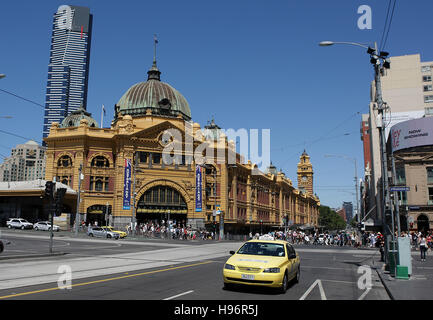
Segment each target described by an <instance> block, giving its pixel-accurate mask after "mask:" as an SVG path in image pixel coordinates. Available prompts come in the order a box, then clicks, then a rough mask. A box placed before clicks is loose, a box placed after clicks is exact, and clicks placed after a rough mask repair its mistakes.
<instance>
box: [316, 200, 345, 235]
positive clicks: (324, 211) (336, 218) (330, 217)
mask: <svg viewBox="0 0 433 320" xmlns="http://www.w3.org/2000/svg"><path fill="white" fill-rule="evenodd" d="M319 225H321V226H323V227H324V228H325V229H327V230H341V229H345V228H346V221H345V220H344V219H343V218H342V217H341V216H340V215H339V214H338V213H337V212H335V211H334V210H332V209H331V208H330V207H328V206H324V205H321V206H320V208H319Z"/></svg>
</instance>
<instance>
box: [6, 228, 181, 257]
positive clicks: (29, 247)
mask: <svg viewBox="0 0 433 320" xmlns="http://www.w3.org/2000/svg"><path fill="white" fill-rule="evenodd" d="M1 235H2V236H1V238H0V239H1V240H2V241H3V242H4V243H5V246H4V251H3V253H2V254H1V255H0V260H2V259H4V258H5V257H8V258H10V257H14V256H20V257H21V256H26V255H28V256H31V255H40V254H48V253H49V246H50V233H49V232H48V231H33V230H9V229H5V230H4V231H2V232H1ZM180 245H182V243H181V242H179V241H177V242H175V241H170V242H169V241H165V242H164V241H160V240H149V241H146V242H143V241H131V240H129V239H128V238H125V239H120V240H114V239H101V238H90V237H86V236H84V235H82V234H81V235H80V236H79V237H77V238H74V237H71V235H70V234H67V233H62V232H61V233H57V232H55V233H54V238H53V252H57V253H65V254H67V255H68V256H83V257H84V256H95V255H107V254H117V253H125V252H141V251H152V250H156V249H160V248H161V247H164V248H175V247H177V246H180Z"/></svg>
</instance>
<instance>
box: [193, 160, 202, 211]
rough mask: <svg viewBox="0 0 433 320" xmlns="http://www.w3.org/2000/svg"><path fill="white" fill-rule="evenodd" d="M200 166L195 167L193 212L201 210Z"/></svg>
mask: <svg viewBox="0 0 433 320" xmlns="http://www.w3.org/2000/svg"><path fill="white" fill-rule="evenodd" d="M202 180H203V179H202V167H201V166H196V167H195V212H201V211H202V202H203V199H202V192H201V190H202Z"/></svg>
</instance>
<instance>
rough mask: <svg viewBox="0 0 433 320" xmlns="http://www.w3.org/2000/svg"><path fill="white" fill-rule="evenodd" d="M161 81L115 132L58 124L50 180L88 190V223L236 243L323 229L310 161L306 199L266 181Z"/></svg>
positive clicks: (154, 73)
mask: <svg viewBox="0 0 433 320" xmlns="http://www.w3.org/2000/svg"><path fill="white" fill-rule="evenodd" d="M160 74H161V72H160V71H159V70H158V68H157V66H156V62H155V61H154V63H153V65H152V68H151V69H150V70H149V71H148V79H147V81H145V82H140V83H137V84H135V85H133V86H132V87H131V88H130V89H129V90H127V92H126V93H125V94H124V95H123V96H122V97H121V99H120V100H119V102H118V103H117V104H116V105H115V106H114V108H115V116H114V119H113V121H112V123H111V127H110V128H99V126H98V124H97V123H96V121H95V120H94V119H93V118H92V117H91V114H89V113H88V112H86V111H85V110H84V109H80V110H78V111H75V112H73V113H72V114H71V115H69V116H68V117H66V118H65V119H64V120H63V121H62V122H61V123H53V124H52V126H51V130H50V134H49V136H48V137H47V138H45V139H44V141H45V143H46V144H47V151H46V176H45V178H46V180H53V179H55V180H56V181H59V182H61V183H63V184H66V185H68V186H70V187H71V188H72V189H74V190H80V198H81V201H80V203H79V210H78V211H79V213H80V216H81V219H84V220H85V221H86V222H87V223H93V222H95V221H97V222H98V224H110V225H113V226H115V227H119V228H123V227H124V226H126V225H127V224H129V223H130V222H131V221H134V218H135V221H136V222H137V223H138V224H140V223H145V222H149V221H157V222H158V223H161V222H162V221H164V222H165V223H166V222H167V221H168V220H170V221H173V222H175V223H176V224H178V225H184V226H191V227H192V228H197V229H200V228H208V229H209V228H215V229H216V228H217V225H219V222H220V219H224V229H225V232H230V233H241V232H242V233H244V232H250V231H253V232H260V231H263V232H264V231H269V230H272V229H275V228H278V227H282V226H285V225H289V226H290V225H310V226H317V225H318V215H319V206H320V201H319V198H318V197H317V196H316V195H315V194H314V193H313V170H312V165H311V162H310V158H309V156H308V154H307V153H306V152H305V151H304V153H303V154H302V155H301V157H300V162H299V165H298V172H297V173H298V181H300V187H299V189H297V188H296V187H295V186H294V185H293V183H292V181H291V180H290V179H289V178H287V177H286V176H285V174H284V173H283V172H281V171H277V169H276V168H275V167H274V166H272V165H271V166H270V167H269V168H268V170H266V172H260V171H258V169H257V166H256V165H255V164H253V163H251V162H250V161H247V162H245V161H243V157H242V156H241V155H239V154H237V153H236V152H235V149H234V143H233V141H229V140H228V139H227V137H226V136H225V135H224V133H223V132H222V131H221V130H220V128H219V127H218V126H217V125H216V124H215V123H214V121H213V120H212V123H211V124H210V125H209V126H206V127H205V128H203V129H202V128H201V127H200V125H199V124H198V123H194V122H193V121H192V120H191V119H192V118H191V111H190V108H189V105H188V102H187V101H186V99H185V98H184V97H183V96H182V95H181V94H180V93H179V92H178V91H177V90H176V89H174V88H173V87H171V86H170V85H169V84H167V83H164V82H162V81H161V80H160ZM167 132H171V133H172V135H171V136H170V135H167ZM170 147H171V149H170ZM167 149H170V150H172V151H171V152H170V153H169V154H168V155H167V153H166V152H165V151H164V150H167ZM209 150H210V151H209ZM197 155H200V156H204V157H205V158H204V160H205V161H204V163H202V162H199V161H198V160H197ZM167 156H169V158H170V159H168V158H165V157H167ZM230 157H232V158H234V159H235V161H234V162H232V163H229V162H230V161H228V159H229V158H230ZM80 172H81V175H80ZM79 177H81V179H80V180H79ZM71 215H74V212H71Z"/></svg>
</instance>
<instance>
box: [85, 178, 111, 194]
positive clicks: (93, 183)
mask: <svg viewBox="0 0 433 320" xmlns="http://www.w3.org/2000/svg"><path fill="white" fill-rule="evenodd" d="M89 190H90V191H98V192H101V191H109V178H108V177H94V176H91V177H90V184H89Z"/></svg>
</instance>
